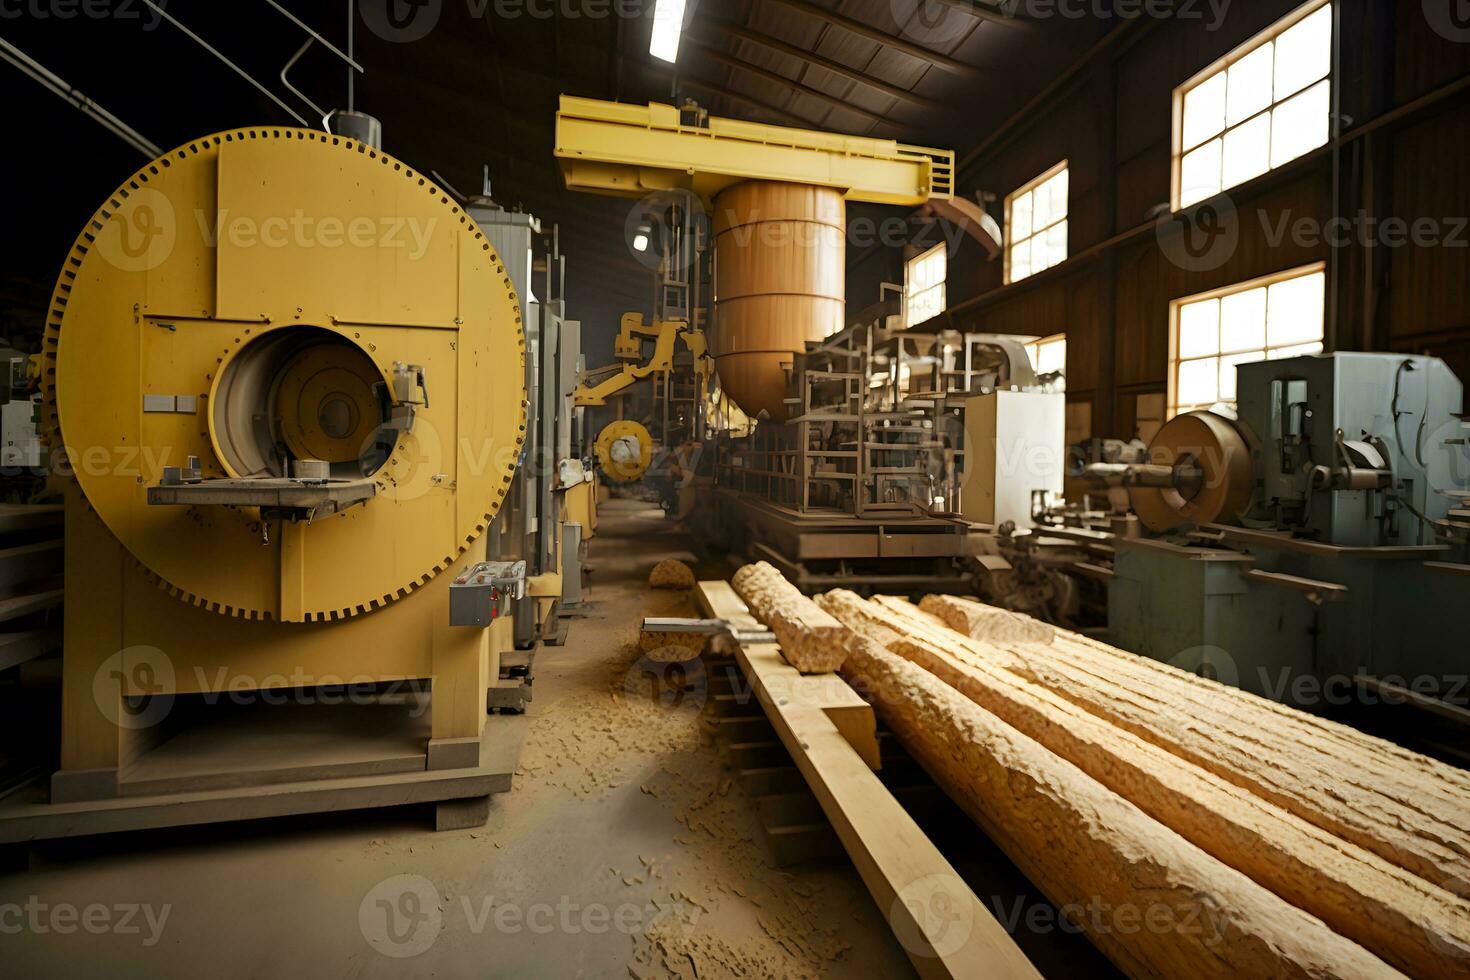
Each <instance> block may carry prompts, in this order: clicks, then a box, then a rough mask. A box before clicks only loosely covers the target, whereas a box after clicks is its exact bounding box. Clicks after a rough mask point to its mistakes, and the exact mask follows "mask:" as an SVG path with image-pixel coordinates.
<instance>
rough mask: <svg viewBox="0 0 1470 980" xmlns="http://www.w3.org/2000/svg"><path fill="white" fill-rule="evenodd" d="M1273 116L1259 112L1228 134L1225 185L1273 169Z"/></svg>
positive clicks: (1226, 136)
mask: <svg viewBox="0 0 1470 980" xmlns="http://www.w3.org/2000/svg"><path fill="white" fill-rule="evenodd" d="M1270 161H1271V117H1270V116H1269V115H1266V116H1257V117H1256V118H1254V119H1252V120H1251V121H1250V122H1248V123H1246V124H1245V125H1243V126H1237V127H1235V128H1234V129H1232V130H1231V131H1230V132H1228V133H1226V134H1225V163H1224V181H1223V185H1224V186H1225V187H1234V186H1235V185H1236V184H1243V183H1245V182H1246V181H1248V180H1250V179H1251V178H1252V177H1259V176H1260V175H1261V174H1263V173H1265V172H1266V171H1267V170H1269V169H1270Z"/></svg>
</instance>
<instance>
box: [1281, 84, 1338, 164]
mask: <svg viewBox="0 0 1470 980" xmlns="http://www.w3.org/2000/svg"><path fill="white" fill-rule="evenodd" d="M1331 92H1332V82H1331V81H1330V80H1328V81H1323V82H1318V83H1317V84H1316V85H1314V86H1312V87H1311V88H1309V89H1307V90H1306V91H1305V92H1303V93H1302V94H1301V95H1297V96H1294V97H1292V98H1291V99H1290V100H1289V101H1287V102H1283V103H1281V105H1279V106H1277V107H1276V108H1275V109H1273V110H1272V111H1271V117H1272V120H1271V166H1273V167H1279V166H1281V165H1282V164H1283V163H1286V162H1287V161H1289V160H1295V159H1296V158H1297V157H1299V156H1301V155H1302V154H1303V153H1306V152H1307V151H1308V150H1312V149H1315V148H1317V147H1319V146H1321V145H1322V144H1323V143H1326V142H1327V135H1328V123H1329V122H1330V121H1331V120H1330V119H1329V116H1328V113H1329V112H1330V105H1329V100H1330V97H1331Z"/></svg>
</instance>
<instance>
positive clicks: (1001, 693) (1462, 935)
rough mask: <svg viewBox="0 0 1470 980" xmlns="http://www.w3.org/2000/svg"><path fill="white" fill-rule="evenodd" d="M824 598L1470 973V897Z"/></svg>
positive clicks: (1289, 895) (1191, 830) (1336, 920)
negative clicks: (1464, 897)
mask: <svg viewBox="0 0 1470 980" xmlns="http://www.w3.org/2000/svg"><path fill="white" fill-rule="evenodd" d="M818 604H819V605H821V606H822V607H823V608H824V609H826V610H827V611H829V612H831V613H832V614H833V615H834V616H836V617H837V619H839V620H840V621H842V622H844V623H846V624H847V625H848V626H850V627H852V628H853V630H854V631H855V632H857V633H859V634H860V635H863V636H865V637H868V638H869V639H873V640H874V641H875V642H880V643H882V644H883V645H884V646H885V647H886V648H887V649H888V650H889V651H890V652H893V653H897V654H899V655H900V656H902V657H904V658H905V659H906V660H909V661H910V662H912V663H914V664H916V665H917V666H919V667H922V668H923V669H925V670H927V671H929V672H930V673H932V674H934V675H935V676H936V677H937V678H939V679H940V680H942V681H944V682H945V683H947V684H949V685H950V686H951V687H953V688H954V689H955V690H957V691H959V692H960V693H961V694H963V695H965V696H966V697H968V698H969V699H970V700H972V701H974V702H975V703H976V704H977V705H979V706H980V707H982V708H984V709H985V710H987V711H989V712H991V713H992V714H994V715H995V716H996V717H998V718H999V719H1000V720H1002V721H1004V722H1006V723H1008V724H1010V725H1011V726H1012V727H1014V728H1016V729H1017V730H1018V731H1020V732H1021V733H1022V734H1024V735H1027V736H1029V737H1031V738H1034V739H1036V740H1037V741H1038V742H1040V743H1041V744H1042V745H1043V746H1045V747H1046V748H1048V749H1050V750H1051V751H1052V752H1054V753H1056V754H1057V755H1058V756H1060V757H1062V758H1063V759H1066V760H1067V761H1068V762H1071V763H1072V764H1074V765H1076V766H1077V767H1078V768H1080V769H1081V770H1082V771H1084V772H1086V773H1087V774H1088V775H1089V776H1091V777H1093V778H1094V779H1096V780H1097V781H1098V782H1099V783H1101V784H1103V785H1104V786H1106V787H1107V788H1108V789H1110V790H1112V791H1113V792H1115V793H1117V794H1118V795H1119V796H1122V797H1123V798H1125V799H1127V800H1129V801H1130V802H1132V803H1133V804H1134V805H1136V806H1138V807H1139V808H1140V809H1141V810H1143V811H1144V812H1145V813H1147V814H1148V815H1149V816H1151V817H1153V818H1154V819H1156V820H1158V821H1159V822H1160V823H1163V824H1164V825H1166V826H1167V827H1169V828H1170V829H1171V830H1174V831H1176V832H1177V833H1179V834H1180V835H1181V836H1183V837H1184V838H1185V839H1187V840H1189V841H1191V842H1192V843H1194V844H1196V845H1198V846H1199V847H1200V848H1202V849H1203V850H1205V851H1206V852H1208V853H1209V854H1211V855H1212V856H1213V857H1215V858H1217V859H1219V860H1220V861H1222V862H1223V863H1225V864H1227V865H1229V866H1231V867H1233V868H1235V869H1236V870H1238V871H1240V872H1242V873H1244V874H1246V875H1248V876H1249V877H1250V878H1252V879H1254V880H1255V881H1257V882H1258V883H1260V884H1262V885H1264V886H1266V887H1267V888H1269V889H1270V890H1271V891H1273V892H1275V893H1276V894H1277V895H1279V896H1280V897H1281V898H1283V899H1285V900H1286V901H1288V902H1290V903H1291V904H1293V905H1295V906H1297V907H1298V908H1301V909H1304V910H1305V911H1307V912H1309V913H1311V914H1312V915H1315V916H1317V917H1318V918H1320V919H1322V920H1323V921H1324V922H1326V924H1327V925H1328V926H1330V927H1331V928H1332V929H1334V930H1335V931H1337V932H1338V933H1340V934H1342V935H1344V936H1346V937H1347V938H1349V939H1352V940H1354V941H1355V942H1357V943H1359V944H1361V945H1362V946H1364V947H1365V948H1366V949H1368V950H1369V951H1371V952H1373V953H1375V954H1376V955H1378V956H1380V957H1381V958H1383V959H1384V960H1385V961H1387V962H1388V963H1390V964H1391V965H1393V966H1395V967H1397V968H1398V969H1401V970H1404V971H1405V972H1408V973H1411V974H1414V975H1418V976H1460V977H1470V903H1467V902H1465V901H1464V900H1462V899H1459V898H1456V897H1454V896H1452V895H1449V894H1448V893H1447V892H1445V891H1443V890H1442V889H1440V888H1437V887H1436V886H1433V885H1431V884H1429V883H1427V882H1425V881H1424V880H1423V879H1421V878H1419V877H1417V876H1416V875H1413V874H1411V873H1409V872H1407V871H1405V870H1403V869H1402V868H1399V867H1397V866H1395V865H1393V864H1390V863H1389V862H1387V861H1384V860H1383V859H1382V858H1379V857H1378V856H1377V855H1375V854H1373V853H1371V852H1369V851H1367V850H1365V849H1363V848H1360V847H1358V846H1356V845H1354V844H1350V843H1347V842H1345V841H1343V840H1341V839H1339V838H1337V837H1335V836H1333V835H1331V834H1329V833H1327V832H1326V831H1324V830H1321V829H1320V828H1318V827H1316V826H1314V825H1312V824H1310V823H1307V822H1306V821H1304V820H1302V819H1300V818H1298V817H1296V816H1294V815H1292V814H1290V813H1288V812H1286V811H1285V810H1282V809H1280V808H1278V807H1276V806H1273V805H1271V804H1270V803H1268V802H1266V801H1265V800H1262V799H1260V798H1259V797H1257V796H1255V795H1254V794H1253V793H1251V792H1249V791H1248V790H1245V789H1242V788H1240V787H1238V786H1236V785H1234V784H1232V783H1229V782H1226V781H1225V780H1223V779H1221V778H1219V777H1218V776H1215V775H1213V774H1212V773H1209V772H1206V771H1205V770H1203V769H1201V768H1199V767H1198V766H1195V765H1193V764H1191V763H1189V762H1186V761H1185V760H1183V759H1180V758H1179V757H1177V756H1175V755H1173V754H1172V753H1170V752H1168V751H1166V750H1165V749H1162V748H1160V747H1158V746H1156V745H1153V744H1151V743H1149V742H1146V741H1144V740H1142V739H1140V738H1138V737H1137V736H1135V735H1133V734H1131V733H1129V732H1126V731H1124V730H1121V729H1119V728H1117V727H1115V726H1114V725H1112V724H1110V723H1109V722H1107V721H1104V720H1103V719H1101V718H1099V717H1097V716H1096V715H1094V714H1092V713H1090V712H1088V711H1086V710H1084V709H1083V708H1081V707H1080V706H1078V705H1076V704H1073V703H1072V702H1070V701H1067V700H1065V699H1064V698H1061V697H1059V696H1057V695H1055V694H1053V693H1052V692H1051V691H1049V690H1047V689H1046V688H1044V687H1041V686H1040V685H1037V684H1034V683H1031V682H1030V681H1027V680H1025V679H1023V678H1022V677H1020V676H1019V675H1018V674H1016V673H1014V672H1012V671H1009V670H1007V669H1005V668H1004V667H999V666H995V665H993V664H984V663H976V662H973V661H967V660H966V659H965V658H964V657H963V655H962V653H961V651H960V650H958V649H957V648H958V646H959V644H958V642H957V641H958V638H957V637H956V638H955V640H954V641H951V642H950V643H945V642H943V640H942V638H934V639H930V638H928V637H926V636H924V635H923V634H915V633H906V634H905V633H897V632H894V631H893V630H891V629H889V628H888V627H887V625H886V624H881V623H880V620H881V613H877V612H875V611H873V609H872V608H871V607H870V604H869V603H867V602H865V601H864V600H863V599H861V598H860V597H858V596H857V595H855V594H853V593H851V592H842V591H839V592H832V593H828V594H827V595H825V596H821V597H819V598H818Z"/></svg>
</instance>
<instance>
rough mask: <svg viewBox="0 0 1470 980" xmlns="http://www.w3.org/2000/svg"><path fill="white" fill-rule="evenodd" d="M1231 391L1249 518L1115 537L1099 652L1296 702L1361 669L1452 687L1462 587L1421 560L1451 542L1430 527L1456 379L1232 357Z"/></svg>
mask: <svg viewBox="0 0 1470 980" xmlns="http://www.w3.org/2000/svg"><path fill="white" fill-rule="evenodd" d="M1238 391H1239V392H1240V397H1239V421H1238V423H1237V425H1238V427H1239V429H1240V430H1241V432H1242V434H1243V436H1244V437H1245V440H1246V443H1247V444H1248V445H1249V447H1250V451H1251V462H1252V469H1253V474H1254V481H1255V485H1254V489H1253V497H1252V502H1251V506H1250V509H1249V510H1248V511H1247V513H1246V514H1244V515H1241V516H1240V519H1239V524H1240V525H1241V526H1240V527H1239V528H1219V530H1220V531H1221V533H1222V534H1223V536H1224V540H1223V545H1224V547H1199V546H1191V545H1188V544H1186V545H1181V544H1175V543H1171V542H1170V541H1167V540H1148V539H1144V540H1135V541H1129V540H1123V539H1119V540H1118V541H1117V542H1116V545H1117V548H1116V557H1115V562H1114V570H1113V578H1112V581H1111V585H1110V588H1109V596H1108V614H1109V633H1110V636H1111V639H1112V640H1113V642H1114V643H1116V644H1118V645H1119V646H1121V647H1123V648H1125V649H1128V650H1132V651H1134V652H1137V653H1141V654H1144V655H1146V656H1149V657H1153V658H1154V659H1157V660H1163V661H1166V662H1170V663H1173V664H1175V665H1176V666H1179V667H1182V668H1184V669H1187V670H1201V669H1204V670H1206V671H1208V672H1210V673H1212V674H1214V675H1216V676H1218V677H1219V678H1220V679H1221V680H1223V681H1226V682H1229V683H1233V684H1236V685H1238V686H1240V687H1243V688H1245V689H1247V690H1250V691H1253V692H1255V693H1257V694H1262V695H1266V696H1268V697H1273V698H1275V699H1277V700H1282V701H1288V702H1294V703H1302V704H1320V703H1321V702H1322V700H1323V699H1324V698H1327V699H1329V700H1330V699H1332V698H1334V697H1348V696H1351V695H1352V693H1353V679H1354V678H1355V677H1357V676H1359V675H1366V676H1369V677H1374V678H1377V679H1379V680H1383V681H1388V682H1390V683H1394V684H1399V685H1403V686H1410V687H1415V689H1417V690H1420V691H1421V693H1427V694H1431V695H1435V696H1454V695H1457V694H1459V695H1463V694H1464V693H1467V692H1466V691H1464V688H1465V686H1466V685H1465V684H1464V682H1463V678H1464V677H1465V675H1466V674H1470V645H1467V644H1466V642H1465V639H1464V635H1463V632H1462V631H1459V630H1457V629H1456V628H1455V627H1454V625H1453V621H1452V619H1451V616H1452V614H1453V612H1454V611H1455V610H1456V609H1459V608H1463V605H1464V604H1465V603H1466V602H1467V600H1470V578H1467V577H1466V576H1464V575H1462V574H1456V573H1455V572H1454V571H1453V570H1445V569H1443V568H1437V567H1435V564H1434V563H1459V562H1463V561H1465V560H1466V558H1467V555H1466V549H1465V547H1464V545H1463V543H1459V544H1451V543H1445V539H1444V538H1443V537H1442V535H1441V534H1439V533H1437V532H1436V529H1435V528H1434V527H1433V526H1431V523H1430V522H1434V521H1442V520H1443V519H1444V518H1445V517H1446V515H1447V513H1448V512H1449V510H1450V509H1451V508H1452V507H1454V506H1456V503H1457V500H1456V498H1455V497H1454V492H1455V491H1459V492H1461V493H1463V492H1464V491H1466V490H1470V454H1467V450H1466V444H1465V443H1466V436H1467V434H1470V431H1467V426H1466V423H1465V422H1464V421H1463V420H1461V419H1460V418H1459V417H1458V416H1459V413H1460V411H1461V407H1462V400H1463V391H1462V386H1461V384H1460V381H1459V379H1457V378H1456V377H1455V375H1454V373H1453V372H1451V371H1450V370H1449V368H1448V367H1447V366H1446V365H1445V364H1444V362H1443V361H1440V360H1439V359H1437V358H1432V357H1420V356H1409V355H1396V354H1358V353H1338V354H1323V355H1311V356H1306V357H1296V358H1290V359H1284V360H1279V361H1263V362H1259V363H1254V364H1243V365H1241V366H1240V367H1239V368H1238ZM1334 471H1335V472H1334ZM1354 471H1355V472H1356V474H1357V475H1356V477H1355V478H1354V479H1351V480H1350V479H1349V478H1348V477H1349V474H1352V473H1353V472H1354ZM1385 471H1387V472H1385ZM1371 481H1376V482H1377V484H1378V485H1376V486H1369V487H1367V488H1359V487H1362V486H1363V485H1364V484H1366V483H1368V482H1371ZM1459 505H1460V506H1463V498H1460V500H1459ZM1252 570H1259V571H1262V572H1269V573H1278V575H1285V576H1292V577H1294V578H1295V579H1299V580H1308V581H1309V582H1318V583H1325V584H1330V585H1335V586H1342V587H1344V588H1345V589H1346V591H1345V593H1343V592H1340V591H1338V590H1336V589H1320V590H1313V589H1311V588H1310V586H1309V585H1308V584H1307V583H1304V582H1295V583H1290V584H1288V581H1287V580H1285V579H1282V578H1280V577H1274V578H1273V577H1265V578H1262V577H1254V578H1253V577H1248V575H1249V573H1250V572H1251V571H1252ZM1416 685H1417V686H1416Z"/></svg>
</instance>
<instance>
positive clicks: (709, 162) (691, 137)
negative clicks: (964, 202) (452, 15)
mask: <svg viewBox="0 0 1470 980" xmlns="http://www.w3.org/2000/svg"><path fill="white" fill-rule="evenodd" d="M697 118H698V120H699V122H700V123H701V124H697V125H686V124H685V121H683V120H681V115H680V110H679V109H677V108H676V107H674V106H671V105H663V104H661V103H657V102H650V103H649V104H648V105H646V106H641V105H628V104H624V103H621V102H603V101H601V100H598V99H583V98H578V97H576V96H571V95H563V96H562V97H561V110H560V111H559V112H558V113H557V114H556V156H557V158H558V159H559V160H560V161H561V170H562V175H563V177H564V178H565V179H566V185H567V187H568V188H569V189H571V190H580V191H590V192H593V193H598V194H611V195H615V196H620V197H642V196H643V195H644V194H647V193H649V192H650V191H657V190H669V189H673V188H682V189H684V190H688V191H692V192H693V193H695V194H698V195H699V196H700V197H701V198H704V199H705V200H706V201H709V200H710V199H712V198H713V197H714V196H715V195H716V194H718V193H719V192H720V191H722V190H724V189H725V188H726V187H730V186H732V185H734V184H739V183H742V182H744V181H748V180H773V181H785V182H790V183H797V184H812V185H817V186H821V187H833V188H840V189H841V190H842V191H843V194H844V196H845V197H846V198H847V200H849V201H863V202H868V203H873V204H897V205H908V206H917V205H920V204H923V203H925V202H926V201H929V200H931V199H934V198H940V199H949V198H951V197H953V196H954V152H953V151H952V150H937V149H932V148H929V147H922V146H906V145H904V144H902V143H898V142H896V141H894V140H888V139H874V138H872V137H868V136H841V135H837V134H835V133H823V132H819V131H817V130H810V129H794V128H791V127H787V126H768V125H764V124H762V123H751V122H742V121H740V120H738V119H722V118H720V117H717V116H704V115H703V114H702V113H701V114H699V116H698V117H697Z"/></svg>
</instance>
